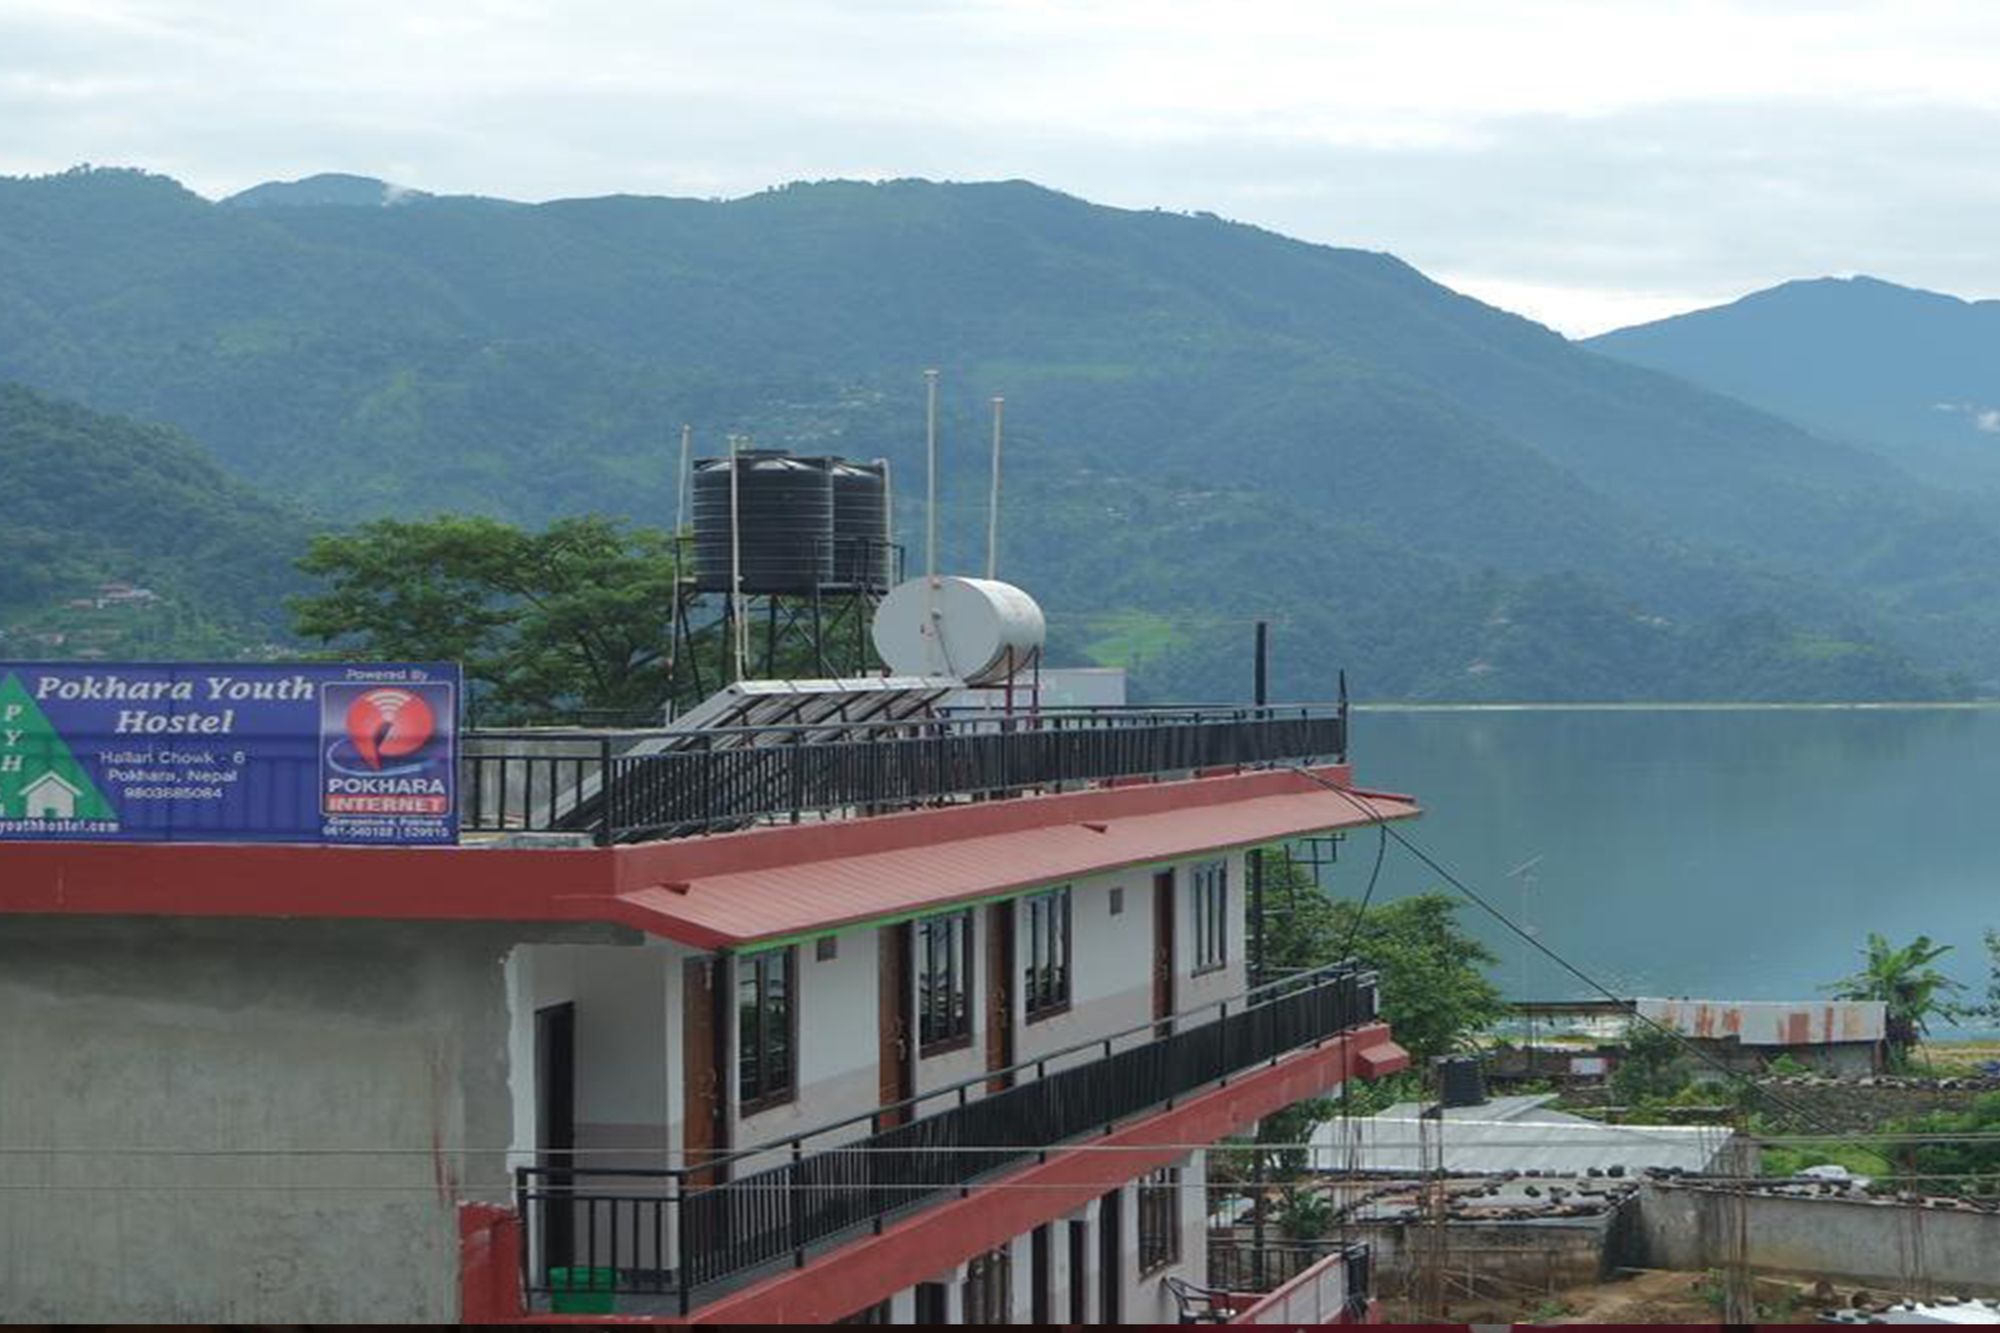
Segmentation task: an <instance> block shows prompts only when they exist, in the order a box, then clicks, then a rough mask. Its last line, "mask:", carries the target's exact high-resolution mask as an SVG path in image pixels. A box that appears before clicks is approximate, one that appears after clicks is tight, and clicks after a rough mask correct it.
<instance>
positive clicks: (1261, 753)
mask: <svg viewBox="0 0 2000 1333" xmlns="http://www.w3.org/2000/svg"><path fill="white" fill-rule="evenodd" d="M1346 751H1347V705H1346V703H1345V702H1344V701H1343V702H1340V703H1337V704H1328V705H1288V706H1285V707H1265V708H1237V707H1209V706H1197V707H1182V708H1052V709H1040V710H1037V711H1036V712H1033V713H1028V714H1020V715H1011V716H1010V715H996V714H990V713H981V714H965V715H960V714H951V713H941V714H937V715H927V716H923V717H919V718H906V719H900V720H893V721H882V720H875V719H870V720H859V721H847V720H843V719H838V718H834V719H820V720H815V721H810V722H798V721H782V720H781V721H775V722H771V723H764V724H759V725H755V726H727V727H711V728H704V729H701V730H682V731H674V730H663V729H651V730H643V731H588V730H554V729H544V728H530V729H523V730H513V731H501V730H477V731H472V732H468V733H467V735H466V740H465V747H464V757H463V760H462V766H461V776H460V784H459V791H460V795H459V800H460V828H461V831H462V832H463V833H464V834H467V835H470V836H472V837H475V838H477V837H480V836H484V835H501V834H567V835H571V836H574V837H578V838H579V839H588V840H589V841H591V842H593V843H595V844H596V845H598V846H609V845H613V844H617V843H629V842H643V841H650V840H655V839H661V838H672V837H681V836H686V835H690V834H699V833H714V832H722V831H726V830H729V829H738V828H744V827H748V826H750V825H752V824H756V823H761V822H774V821H782V822H792V823H797V822H800V821H803V820H807V819H826V818H845V817H850V816H853V815H863V814H879V813H883V812H887V811H893V810H907V809H914V808H918V807H922V806H932V805H938V804H942V803H947V802H956V801H970V800H983V799H995V798H1001V797H1007V796H1016V795H1022V794H1026V793H1031V792H1041V791H1059V790H1064V789H1066V788H1069V787H1074V786H1077V785H1082V784H1092V783H1107V782H1115V781H1119V780H1139V779H1147V778H1163V777H1171V776H1175V775H1179V774H1186V773H1192V772H1199V771H1202V770H1207V769H1221V768H1246V767H1249V768H1254V767H1269V766H1273V765H1278V764H1297V763H1306V762H1313V761H1323V760H1335V761H1338V760H1342V759H1344V758H1345V757H1346Z"/></svg>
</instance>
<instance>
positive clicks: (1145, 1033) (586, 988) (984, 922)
mask: <svg viewBox="0 0 2000 1333" xmlns="http://www.w3.org/2000/svg"><path fill="white" fill-rule="evenodd" d="M1213 859H1223V860H1225V861H1226V863H1227V866H1228V892H1229V902H1228V912H1229V925H1228V945H1227V962H1226V964H1225V966H1223V967H1221V968H1218V969H1214V970H1212V971H1210V972H1207V973H1204V974H1202V975H1200V976H1196V975H1193V974H1192V964H1193V956H1194V939H1195V920H1194V918H1195V909H1194V900H1193V892H1192V887H1191V885H1192V880H1191V874H1190V869H1191V867H1192V866H1193V865H1195V864H1197V863H1199V862H1200V861H1205V860H1213ZM1163 868H1164V867H1163V866H1141V867H1135V868H1132V869H1130V870H1125V871H1119V872H1114V873H1109V874H1104V875H1096V876H1090V877H1087V878H1084V879H1079V880H1075V881H1072V882H1071V883H1070V885H1069V888H1070V892H1071V902H1070V932H1071V936H1070V969H1071V975H1070V986H1071V992H1070V1007H1069V1009H1068V1010H1067V1011H1065V1012H1063V1013H1060V1014H1055V1015H1051V1016H1050V1017H1048V1018H1046V1019H1043V1020H1040V1021H1038V1022H1035V1023H1032V1024H1031V1023H1027V1022H1026V1021H1025V1015H1024V1012H1023V1009H1024V997H1023V989H1024V988H1023V987H1022V985H1021V984H1020V973H1021V972H1022V970H1024V969H1025V967H1026V961H1027V949H1028V940H1027V937H1026V931H1025V929H1024V928H1023V924H1022V904H1021V899H1020V898H1019V897H1017V898H1015V899H1013V900H1011V902H1010V903H1008V904H1007V909H1008V910H1011V911H1013V912H1014V913H1015V944H1016V948H1015V962H1016V975H1015V977H1014V978H1013V982H1014V984H1013V985H1012V986H1011V987H1010V989H1011V991H1012V993H1013V1002H1014V1053H1015V1059H1016V1061H1017V1062H1023V1063H1025V1062H1029V1061H1033V1060H1034V1059H1036V1058H1037V1057H1039V1056H1042V1055H1044V1054H1048V1053H1052V1052H1055V1051H1059V1050H1064V1049H1067V1048H1069V1047H1073V1046H1076V1045H1079V1044H1083V1043H1089V1042H1094V1041H1097V1040H1099V1039H1102V1038H1104V1037H1108V1036H1110V1035H1112V1034H1114V1033H1120V1032H1127V1031H1129V1030H1134V1029H1136V1031H1133V1032H1132V1035H1131V1036H1129V1037H1127V1038H1126V1039H1124V1040H1122V1041H1121V1042H1119V1043H1118V1045H1119V1048H1121V1049H1122V1048H1123V1047H1125V1046H1128V1045H1135V1044H1139V1043H1142V1042H1145V1041H1147V1040H1150V1039H1151V1029H1150V1027H1149V1026H1148V1025H1149V1024H1150V1022H1151V1020H1152V1017H1153V1010H1152V1005H1153V940H1154V921H1153V912H1154V897H1153V876H1154V874H1155V872H1156V871H1158V870H1160V869H1163ZM1173 869H1174V871H1175V910H1176V913H1177V919H1176V921H1175V927H1174V945H1175V958H1174V973H1175V1006H1176V1010H1177V1011H1178V1012H1181V1013H1190V1011H1198V1010H1200V1009H1201V1006H1203V1005H1206V1004H1209V1003H1210V1002H1212V1001H1215V1000H1219V999H1222V998H1224V997H1228V996H1234V995H1237V994H1240V993H1241V991H1242V990H1243V988H1244V975H1245V970H1244V956H1245V951H1246V948H1247V945H1248V940H1247V937H1246V933H1245V921H1246V915H1247V914H1246V911H1245V906H1246V901H1247V890H1248V886H1247V883H1246V881H1245V877H1244V876H1245V868H1244V857H1243V855H1242V854H1241V853H1240V852H1232V853H1227V854H1219V855H1218V856H1217V857H1204V858H1196V859H1194V860H1190V861H1184V862H1179V863H1175V864H1174V866H1173ZM1114 888H1120V889H1123V891H1124V903H1123V910H1122V911H1121V912H1120V913H1119V914H1118V915H1116V916H1113V915H1112V914H1111V911H1110V897H1111V890H1112V889H1114ZM1024 896H1025V895H1024ZM972 924H973V929H972V939H971V956H972V960H973V978H974V985H973V993H972V995H971V997H970V1000H971V1010H972V1016H973V1040H972V1042H971V1044H970V1045H969V1046H968V1047H966V1048H964V1049H962V1050H958V1051H952V1052H947V1053H944V1054H941V1055H938V1056H933V1057H929V1058H922V1057H920V1058H918V1059H917V1061H916V1086H917V1089H918V1091H919V1092H920V1093H922V1092H927V1091H931V1090H935V1089H939V1088H945V1087H950V1086H952V1085H954V1084H957V1083H960V1082H962V1081H964V1080H967V1079H974V1078H977V1077H978V1076H979V1075H980V1074H982V1073H983V1072H984V1070H985V1062H986V1049H987V1040H988V1033H987V1031H986V1026H987V1014H986V1006H985V997H986V994H987V987H988V986H989V985H990V984H991V982H992V978H991V977H990V976H989V975H988V970H989V969H988V967H987V963H988V957H987V951H988V945H989V940H988V932H989V929H990V918H989V912H988V907H987V905H984V904H982V905H980V906H977V907H975V908H973V909H972ZM836 940H837V946H836V956H835V957H834V958H832V959H829V960H827V961H824V962H822V961H820V960H819V959H818V958H817V956H816V949H815V947H814V944H813V942H812V941H809V940H808V941H804V942H801V943H798V944H794V945H791V946H782V947H790V948H791V949H793V951H794V957H795V960H796V961H795V970H794V978H795V987H796V991H795V995H794V1003H795V1005H796V1006H797V1014H798V1021H797V1043H796V1048H795V1059H796V1061H797V1069H798V1088H797V1094H796V1095H795V1096H794V1097H793V1099H792V1100H790V1101H788V1102H785V1103H783V1104H780V1105H778V1106H774V1107H770V1108H768V1109H766V1110H763V1111H759V1112H757V1113H755V1114H752V1115H748V1116H745V1115H741V1114H740V1113H738V1112H736V1111H735V1110H734V1107H735V1104H736V1096H735V1094H736V1078H737V1071H736V1066H735V1060H734V1056H735V1053H736V1051H737V1049H738V1044H737V1039H736V1025H737V1018H738V1015H737V1007H736V1004H735V1000H734V994H733V990H732V993H731V994H729V995H728V996H726V997H725V998H724V1002H723V1003H722V1005H721V1006H720V1010H719V1013H718V1021H719V1022H721V1023H723V1024H724V1025H726V1028H727V1030H728V1048H729V1051H730V1057H731V1058H730V1060H729V1063H728V1066H727V1068H726V1070H725V1077H726V1078H727V1079H728V1081H729V1088H730V1093H731V1106H732V1121H731V1125H730V1143H731V1146H732V1147H734V1148H735V1149H737V1150H742V1149H747V1148H752V1147H755V1146H758V1145H760V1144H764V1143H770V1142H773V1141H775V1140H782V1139H783V1138H784V1136H786V1135H789V1134H794V1133H797V1132H800V1131H803V1130H810V1129H814V1128H816V1127H818V1126H821V1125H827V1124H830V1123H831V1122H834V1121H838V1120H841V1119H844V1118H846V1117H849V1116H862V1115H865V1114H866V1113H867V1112H869V1111H871V1110H873V1109H874V1108H875V1107H876V1105H877V1098H878V1093H879V1088H880V1072H881V1071H880V1046H879V1023H880V1014H879V1001H880V991H879V986H880V980H879V978H880V965H881V958H880V944H881V928H880V927H879V926H877V925H875V924H867V925H861V926H856V927H853V928H851V929H848V930H844V931H841V932H840V933H839V934H838V935H837V936H836ZM697 956H699V955H698V954H696V953H695V952H694V951H692V950H689V949H687V948H684V947H682V946H678V945H674V944H670V943H666V942H662V941H650V942H648V943H647V944H645V945H642V946H636V947H621V946H610V945H579V946H568V945H535V946H524V947H523V948H521V949H519V950H517V951H516V953H515V956H514V957H513V958H512V959H511V960H510V962H509V964H508V969H507V976H508V985H509V989H510V993H511V995H512V1005H511V1008H512V1011H513V1028H512V1031H511V1033H510V1037H509V1050H510V1053H511V1056H512V1060H513V1069H512V1070H511V1077H510V1090H511V1093H512V1100H513V1105H514V1111H515V1118H514V1123H515V1134H514V1146H515V1149H516V1160H517V1161H530V1160H532V1149H533V1144H534V1140H535V1127H534V1115H535V1110H536V1108H535V1104H534V1093H535V1072H534V1068H533V1063H534V1019H535V1013H536V1011H537V1010H538V1009H540V1008H542V1007H545V1006H547V1005H550V1004H556V1003H561V1002H564V1001H568V1002H570V1003H573V1004H574V1005H575V1006H576V1082H577V1107H576V1121H577V1140H578V1146H579V1148H581V1149H585V1150H587V1151H586V1153H585V1155H584V1156H583V1158H582V1162H583V1164H585V1165H598V1166H604V1165H632V1166H640V1165H644V1166H661V1165H670V1164H671V1165H678V1164H679V1162H680V1160H681V1159H680V1151H681V1147H682V1144H683V1137H682V1132H681V1123H680V1121H681V1115H682V1110H683V1091H682V1089H683V1082H684V1060H685V1052H683V1051H682V1049H681V1047H682V1026H681V1025H682V1006H683V994H682V984H683V973H684V969H685V966H686V963H687V960H688V959H689V958H692V957H697ZM751 956H754V955H750V954H746V955H743V956H742V958H743V959H747V958H749V957H751ZM740 961H741V959H739V962H740ZM914 971H915V969H914V968H913V969H912V976H911V977H910V978H909V984H910V986H911V988H912V990H913V991H914V988H915V984H916V978H915V975H914ZM1216 1016H1217V1013H1216V1011H1215V1010H1214V1009H1208V1010H1206V1011H1201V1012H1193V1013H1191V1016H1190V1017H1189V1018H1188V1019H1185V1020H1183V1023H1184V1024H1187V1023H1198V1022H1209V1021H1213V1020H1214V1019H1215V1018H1216ZM1101 1054H1102V1050H1101V1048H1100V1047H1095V1046H1091V1047H1089V1048H1087V1049H1085V1050H1084V1051H1081V1052H1078V1053H1076V1054H1075V1055H1073V1056H1072V1057H1069V1058H1065V1059H1058V1060H1054V1061H1052V1062H1051V1064H1050V1072H1054V1071H1055V1070H1058V1069H1061V1068H1063V1067H1065V1066H1066V1065H1069V1064H1075V1063H1084V1062H1087V1061H1090V1060H1094V1059H1097V1058H1099V1057H1100V1056H1101ZM1030 1076H1032V1074H1030ZM982 1094H983V1084H975V1085H974V1086H973V1087H972V1088H971V1089H970V1090H969V1091H968V1096H970V1097H977V1096H980V1095H982ZM948 1104H949V1103H948V1102H946V1101H944V1100H943V1099H939V1100H938V1101H936V1102H934V1103H933V1104H931V1105H929V1106H925V1107H923V1108H922V1111H923V1112H924V1113H928V1112H930V1111H932V1110H937V1109H943V1108H944V1107H945V1106H946V1105H948ZM868 1132H869V1125H868V1123H867V1121H866V1120H865V1119H864V1120H861V1121H859V1122H857V1123H856V1124H854V1125H851V1126H849V1127H847V1128H845V1129H842V1130H839V1131H836V1132H832V1133H828V1134H826V1135H823V1136H819V1137H816V1138H815V1139H813V1140H811V1141H810V1143H809V1144H808V1151H810V1150H812V1149H814V1148H824V1147H832V1146H835V1145H837V1144H838V1143H841V1142H843V1141H846V1140H849V1139H853V1138H859V1137H862V1136H865V1135H866V1134H867V1133H868ZM789 1156H790V1153H789V1150H788V1149H785V1148H783V1147H782V1146H780V1147H774V1148H773V1150H772V1151H771V1152H770V1153H769V1154H767V1155H760V1156H758V1157H755V1158H751V1159H748V1160H746V1161H743V1162H741V1163H740V1164H739V1165H738V1166H737V1167H736V1168H735V1169H736V1173H737V1174H739V1175H740V1174H744V1173H747V1172H750V1171H754V1170H757V1169H760V1168H762V1167H764V1166H768V1165H776V1164H778V1163H779V1162H782V1161H784V1160H787V1159H788V1158H789ZM1204 1161H1205V1158H1204V1155H1203V1154H1200V1153H1197V1154H1195V1155H1194V1156H1193V1157H1192V1158H1190V1159H1188V1160H1187V1162H1185V1163H1184V1164H1183V1172H1184V1174H1183V1184H1184V1188H1183V1190H1182V1196H1181V1199H1182V1225H1183V1234H1182V1259H1181V1261H1180V1262H1179V1263H1178V1264H1176V1265H1174V1266H1173V1267H1172V1268H1170V1269H1168V1270H1165V1271H1164V1272H1161V1273H1155V1274H1150V1275H1148V1276H1147V1277H1145V1278H1143V1279H1142V1278H1140V1277H1139V1275H1138V1221H1137V1211H1136V1209H1137V1203H1136V1192H1135V1190H1134V1189H1133V1188H1132V1186H1131V1185H1129V1184H1128V1185H1127V1186H1126V1187H1125V1188H1124V1189H1123V1190H1121V1191H1120V1206H1121V1208H1122V1210H1123V1212H1124V1225H1123V1227H1122V1230H1121V1234H1122V1237H1123V1243H1124V1249H1125V1254H1124V1256H1123V1262H1122V1264H1121V1268H1122V1271H1123V1273H1124V1279H1123V1280H1124V1315H1125V1319H1126V1321H1127V1322H1137V1323H1149V1322H1163V1321H1164V1322H1171V1321H1172V1319H1173V1317H1174V1315H1175V1307H1174V1304H1173V1299H1172V1297H1171V1296H1170V1295H1169V1294H1168V1293H1167V1292H1166V1289H1165V1285H1164V1283H1163V1281H1162V1279H1163V1278H1164V1277H1166V1276H1168V1275H1173V1276H1177V1277H1180V1278H1182V1279H1183V1280H1186V1281H1188V1282H1192V1283H1195V1284H1197V1285H1200V1284H1201V1283H1202V1282H1203V1280H1204V1278H1205V1276H1206V1267H1207V1253H1206V1243H1205V1241H1206V1237H1205V1232H1204V1226H1205V1217H1204V1209H1203V1191H1202V1190H1201V1188H1200V1187H1199V1181H1200V1176H1201V1172H1202V1170H1203V1167H1204ZM1095 1208H1096V1205H1094V1204H1093V1205H1092V1206H1091V1216H1092V1219H1093V1221H1092V1226H1091V1235H1092V1243H1091V1246H1090V1247H1089V1251H1088V1257H1087V1260H1086V1272H1085V1273H1084V1274H1082V1275H1081V1280H1082V1281H1083V1282H1084V1284H1085V1290H1086V1293H1087V1305H1088V1308H1089V1309H1090V1310H1091V1312H1092V1315H1093V1317H1095V1315H1096V1314H1097V1310H1096V1306H1097V1302H1098V1287H1097V1277H1096V1272H1095V1269H1096V1265H1097V1262H1098V1259H1097V1251H1096V1236H1097V1230H1096V1226H1095V1217H1094V1213H1095ZM1028 1245H1029V1242H1028V1239H1027V1237H1026V1236H1025V1235H1024V1236H1022V1237H1020V1238H1019V1240H1018V1252H1017V1254H1016V1256H1015V1270H1014V1272H1015V1283H1016V1297H1017V1299H1016V1300H1015V1303H1014V1304H1015V1317H1016V1320H1017V1322H1026V1321H1027V1318H1028V1313H1029V1310H1030V1308H1031V1307H1030V1304H1029V1301H1030V1293H1029V1288H1028V1283H1029V1281H1030V1280H1031V1273H1032V1264H1031V1262H1030V1251H1029V1248H1028ZM1051 1245H1052V1253H1051V1269H1052V1287H1053V1296H1052V1299H1053V1302H1054V1303H1053V1305H1052V1307H1051V1308H1052V1312H1053V1313H1054V1314H1055V1315H1056V1317H1057V1318H1058V1320H1059V1321H1060V1320H1066V1319H1067V1317H1068V1309H1069V1290H1070V1286H1071V1284H1072V1283H1073V1282H1075V1281H1077V1280H1079V1275H1077V1274H1073V1273H1071V1272H1070V1254H1069V1236H1068V1231H1067V1224H1066V1221H1064V1222H1061V1223H1057V1224H1053V1225H1052V1235H1051ZM952 1299H953V1301H954V1302H956V1301H957V1299H958V1296H957V1294H956V1292H955V1291H954V1295H953V1297H952ZM909 1305H910V1299H909V1295H908V1293H904V1294H903V1296H902V1297H900V1298H899V1302H898V1308H899V1309H905V1308H908V1307H909Z"/></svg>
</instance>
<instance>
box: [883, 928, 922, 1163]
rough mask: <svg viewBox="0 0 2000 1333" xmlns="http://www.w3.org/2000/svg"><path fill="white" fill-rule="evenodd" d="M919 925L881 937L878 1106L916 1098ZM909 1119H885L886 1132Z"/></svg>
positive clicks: (896, 1114) (890, 1115)
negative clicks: (915, 967)
mask: <svg viewBox="0 0 2000 1333" xmlns="http://www.w3.org/2000/svg"><path fill="white" fill-rule="evenodd" d="M915 930H916V927H915V925H913V924H912V923H910V922H908V921H905V922H904V923H903V924H901V925H900V926H884V927H882V929H881V932H880V933H879V934H878V935H877V937H876V939H877V946H876V947H877V948H878V950H879V951H880V954H881V960H880V972H879V975H880V978H881V980H880V983H879V986H878V993H877V995H876V1001H875V1012H876V1016H877V1026H878V1028H879V1032H878V1033H877V1043H878V1045H879V1047H880V1055H879V1060H880V1068H881V1073H880V1076H879V1079H878V1082H877V1088H876V1100H875V1104H876V1105H878V1106H891V1105H894V1104H895V1103H897V1102H902V1101H907V1100H909V1099H910V1098H911V1097H913V1096H915V1095H916V1091H917V1088H916V1047H917V1018H916V1013H915V1007H916V995H915V989H914V988H915V982H914V981H913V980H912V978H911V972H912V970H913V969H912V964H911V958H912V950H913V948H914V944H913V935H914V932H915ZM908 1119H909V1112H908V1111H907V1110H903V1111H890V1112H884V1113H883V1116H882V1125H881V1127H882V1128H883V1129H894V1128H895V1127H896V1126H897V1125H900V1124H902V1123H903V1122H904V1121H906V1120H908Z"/></svg>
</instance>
